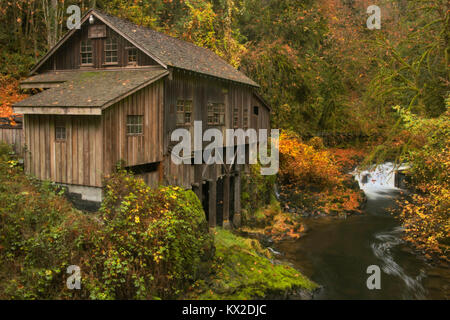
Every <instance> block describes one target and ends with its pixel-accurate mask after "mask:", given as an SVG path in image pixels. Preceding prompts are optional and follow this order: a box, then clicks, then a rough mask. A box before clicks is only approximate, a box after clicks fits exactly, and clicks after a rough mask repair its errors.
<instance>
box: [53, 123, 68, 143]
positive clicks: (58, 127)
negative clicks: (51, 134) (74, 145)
mask: <svg viewBox="0 0 450 320" xmlns="http://www.w3.org/2000/svg"><path fill="white" fill-rule="evenodd" d="M55 139H56V140H57V141H62V140H66V124H65V123H64V121H57V122H56V123H55Z"/></svg>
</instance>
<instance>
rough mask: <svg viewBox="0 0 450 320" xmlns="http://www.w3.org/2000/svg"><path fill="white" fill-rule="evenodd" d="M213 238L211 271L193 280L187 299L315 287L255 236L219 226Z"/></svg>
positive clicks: (275, 294) (270, 294) (295, 291)
mask: <svg viewBox="0 0 450 320" xmlns="http://www.w3.org/2000/svg"><path fill="white" fill-rule="evenodd" d="M214 242H215V246H216V259H215V263H214V265H213V270H212V271H213V273H212V274H211V276H210V277H209V278H207V279H205V280H202V281H198V282H196V284H195V285H194V286H193V288H192V290H191V292H189V294H188V295H187V296H186V298H188V299H240V300H241V299H263V298H275V297H278V298H287V297H289V296H291V295H293V294H298V292H308V293H311V292H313V290H314V289H316V288H317V287H318V286H317V284H315V283H313V282H312V281H310V280H309V279H307V278H306V277H304V276H303V275H302V274H301V273H300V272H299V271H297V270H295V269H294V268H292V267H290V266H287V265H284V264H281V263H277V262H276V261H274V257H273V255H272V253H271V252H270V251H269V250H267V249H264V248H263V247H262V246H261V245H260V243H259V242H258V241H257V240H254V239H248V238H243V237H240V236H237V235H235V234H233V233H232V232H230V231H227V230H223V229H220V228H219V229H217V230H216V233H215V241H214Z"/></svg>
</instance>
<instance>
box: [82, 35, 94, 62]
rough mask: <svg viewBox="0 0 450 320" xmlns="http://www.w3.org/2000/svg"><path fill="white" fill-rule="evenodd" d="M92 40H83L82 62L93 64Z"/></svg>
mask: <svg viewBox="0 0 450 320" xmlns="http://www.w3.org/2000/svg"><path fill="white" fill-rule="evenodd" d="M92 62H93V60H92V42H91V40H85V41H81V64H92Z"/></svg>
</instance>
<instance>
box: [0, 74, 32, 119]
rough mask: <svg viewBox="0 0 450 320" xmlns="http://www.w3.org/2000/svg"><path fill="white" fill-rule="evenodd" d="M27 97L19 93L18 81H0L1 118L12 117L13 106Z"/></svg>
mask: <svg viewBox="0 0 450 320" xmlns="http://www.w3.org/2000/svg"><path fill="white" fill-rule="evenodd" d="M26 97H27V95H25V94H22V93H20V92H19V82H18V81H17V80H9V81H0V117H10V116H12V115H13V110H12V105H13V104H14V103H16V102H19V101H21V100H23V99H25V98H26Z"/></svg>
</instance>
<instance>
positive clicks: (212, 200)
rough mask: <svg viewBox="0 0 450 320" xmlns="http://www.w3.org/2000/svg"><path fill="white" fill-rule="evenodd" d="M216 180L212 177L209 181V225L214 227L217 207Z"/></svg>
mask: <svg viewBox="0 0 450 320" xmlns="http://www.w3.org/2000/svg"><path fill="white" fill-rule="evenodd" d="M216 200H217V181H216V179H213V180H212V181H210V182H209V227H210V228H215V227H216V208H217V201H216Z"/></svg>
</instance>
